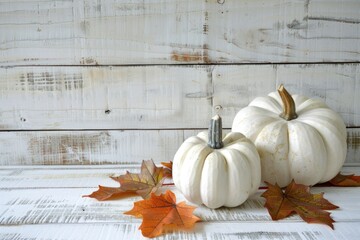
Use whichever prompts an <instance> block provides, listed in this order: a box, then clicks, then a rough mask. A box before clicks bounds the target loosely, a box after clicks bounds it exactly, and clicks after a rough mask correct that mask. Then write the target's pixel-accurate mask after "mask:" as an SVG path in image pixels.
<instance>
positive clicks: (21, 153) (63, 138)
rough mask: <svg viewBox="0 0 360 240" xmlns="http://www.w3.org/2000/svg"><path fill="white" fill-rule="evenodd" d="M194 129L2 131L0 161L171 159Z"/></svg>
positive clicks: (352, 142) (350, 159)
mask: <svg viewBox="0 0 360 240" xmlns="http://www.w3.org/2000/svg"><path fill="white" fill-rule="evenodd" d="M200 131H203V129H194V130H124V131H116V130H101V131H35V132H32V131H28V132H1V133H0V165H58V164H61V165H71V164H78V165H88V164H89V165H96V164H123V163H140V162H141V161H142V160H144V159H145V160H146V159H153V160H154V161H156V162H161V161H170V160H172V159H173V157H174V155H175V153H176V151H177V149H178V148H179V147H180V145H181V144H182V143H183V141H184V140H185V139H186V138H188V137H190V136H193V135H196V134H197V133H199V132H200ZM359 133H360V128H354V129H348V140H347V142H348V152H347V157H346V163H359V162H360V159H359V149H360V145H359Z"/></svg>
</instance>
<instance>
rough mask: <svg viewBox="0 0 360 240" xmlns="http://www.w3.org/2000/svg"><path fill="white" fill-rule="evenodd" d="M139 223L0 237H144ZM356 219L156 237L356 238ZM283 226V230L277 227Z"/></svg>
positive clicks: (212, 227) (229, 226) (8, 232)
mask: <svg viewBox="0 0 360 240" xmlns="http://www.w3.org/2000/svg"><path fill="white" fill-rule="evenodd" d="M139 226H140V223H132V222H128V223H86V224H85V223H79V224H41V225H20V226H0V237H1V239H3V240H18V239H26V240H30V239H31V240H43V239H47V240H58V239H65V240H98V239H102V240H112V239H114V236H115V237H116V238H117V239H124V240H127V239H148V238H144V237H143V236H142V235H141V232H140V231H139V230H138V228H139ZM358 226H359V222H340V223H336V224H335V228H336V230H335V231H334V230H332V229H331V228H326V227H323V226H319V225H318V224H307V223H304V222H295V223H283V222H266V223H254V222H237V223H231V222H221V223H209V222H199V223H196V225H195V228H194V230H192V231H174V232H168V233H167V234H166V235H164V236H160V237H158V238H157V239H162V240H175V239H187V240H198V239H208V240H218V239H227V240H239V239H241V240H242V239H244V240H246V239H257V240H278V239H287V240H309V239H311V240H323V239H327V240H339V239H357V237H358V236H359V234H360V231H359V227H358ZM284 228H286V231H284V230H281V229H284Z"/></svg>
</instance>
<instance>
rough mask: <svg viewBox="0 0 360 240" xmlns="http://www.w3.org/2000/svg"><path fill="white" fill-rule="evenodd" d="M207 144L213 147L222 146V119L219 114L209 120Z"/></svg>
mask: <svg viewBox="0 0 360 240" xmlns="http://www.w3.org/2000/svg"><path fill="white" fill-rule="evenodd" d="M208 146H209V147H211V148H214V149H219V148H222V147H223V146H224V143H223V141H222V121H221V117H220V116H219V115H216V116H214V117H213V118H212V119H211V120H210V126H209V142H208Z"/></svg>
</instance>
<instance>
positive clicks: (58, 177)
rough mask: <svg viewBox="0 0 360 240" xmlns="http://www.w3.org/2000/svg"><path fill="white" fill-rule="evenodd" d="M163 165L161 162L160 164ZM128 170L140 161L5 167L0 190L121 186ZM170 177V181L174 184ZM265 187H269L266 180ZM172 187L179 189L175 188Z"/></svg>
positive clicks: (350, 167)
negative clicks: (114, 178) (119, 177)
mask: <svg viewBox="0 0 360 240" xmlns="http://www.w3.org/2000/svg"><path fill="white" fill-rule="evenodd" d="M156 165H157V166H161V164H160V162H157V163H156ZM126 171H129V172H132V173H138V172H139V171H140V165H139V164H117V165H86V166H80V165H53V166H43V165H27V166H24V165H22V166H1V167H0V179H1V181H0V189H2V190H16V189H18V190H25V189H48V188H51V189H52V188H90V190H89V191H92V190H93V189H95V188H96V186H98V185H103V186H109V187H118V186H119V183H118V182H116V181H114V180H112V179H111V178H110V176H119V175H121V174H125V173H126ZM341 173H342V174H357V175H360V163H352V164H346V165H345V166H344V167H343V168H342V170H341ZM171 182H172V180H171V179H166V183H171ZM261 186H265V184H263V183H262V185H261ZM172 190H175V189H173V188H172Z"/></svg>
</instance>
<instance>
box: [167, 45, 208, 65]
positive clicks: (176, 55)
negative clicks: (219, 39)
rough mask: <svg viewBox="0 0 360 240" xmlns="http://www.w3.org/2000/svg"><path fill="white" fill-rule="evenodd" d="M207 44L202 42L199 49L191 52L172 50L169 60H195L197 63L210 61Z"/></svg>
mask: <svg viewBox="0 0 360 240" xmlns="http://www.w3.org/2000/svg"><path fill="white" fill-rule="evenodd" d="M208 49H209V48H208V45H207V44H204V45H203V46H202V49H201V50H200V51H194V52H192V53H189V52H183V51H173V52H172V53H171V60H173V61H176V62H186V63H187V62H197V63H210V58H209V56H208Z"/></svg>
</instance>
